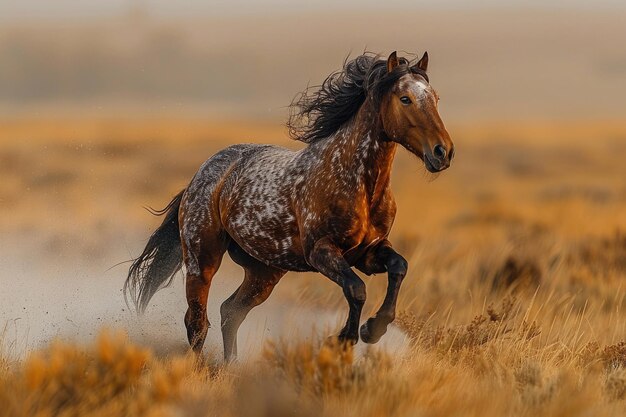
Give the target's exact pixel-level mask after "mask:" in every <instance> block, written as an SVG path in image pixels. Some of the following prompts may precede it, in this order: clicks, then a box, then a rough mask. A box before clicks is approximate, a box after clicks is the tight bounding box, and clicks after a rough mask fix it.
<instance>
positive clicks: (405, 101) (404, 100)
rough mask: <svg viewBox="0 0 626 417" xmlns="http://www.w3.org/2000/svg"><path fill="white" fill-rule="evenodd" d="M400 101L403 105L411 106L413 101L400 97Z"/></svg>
mask: <svg viewBox="0 0 626 417" xmlns="http://www.w3.org/2000/svg"><path fill="white" fill-rule="evenodd" d="M400 101H401V102H402V104H411V99H410V98H408V97H407V96H402V97H400Z"/></svg>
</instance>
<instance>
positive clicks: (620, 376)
mask: <svg viewBox="0 0 626 417" xmlns="http://www.w3.org/2000/svg"><path fill="white" fill-rule="evenodd" d="M111 123H112V122H111ZM3 126H4V127H3V128H0V138H1V140H0V158H2V161H3V162H5V163H6V164H5V165H4V167H5V168H4V171H3V175H5V176H4V177H3V178H6V181H5V180H3V183H2V184H1V187H0V196H1V197H2V198H0V212H1V213H2V216H0V218H2V221H0V229H1V230H2V231H3V233H5V236H7V237H8V236H14V235H16V234H19V233H22V232H24V231H28V230H36V231H37V233H38V234H39V235H41V236H44V237H46V236H47V239H49V240H50V241H51V242H54V239H55V237H57V236H58V235H59V234H61V233H63V234H66V235H67V234H72V233H77V234H80V235H81V238H80V239H76V240H75V241H76V242H79V243H81V244H82V245H83V246H80V245H78V246H77V247H75V248H73V250H75V251H77V252H78V253H79V254H81V255H83V254H85V253H87V254H88V253H91V252H92V251H98V253H100V254H101V253H106V248H108V247H109V246H111V245H113V244H115V242H116V233H115V232H116V231H119V230H120V229H122V228H127V230H130V231H131V232H133V233H137V235H141V236H143V235H142V234H145V230H146V221H147V220H150V218H149V217H148V216H146V215H145V214H143V212H142V210H141V209H140V206H141V205H142V204H144V205H148V204H149V205H155V206H158V205H159V204H160V203H164V202H166V201H167V197H168V196H169V195H170V194H172V193H173V192H175V191H177V190H178V189H179V188H182V187H184V185H185V183H186V181H188V180H189V178H190V177H191V175H193V173H194V171H195V169H196V168H197V166H198V165H199V163H200V162H201V161H202V160H203V159H205V158H206V157H207V156H209V155H210V154H211V153H212V152H214V151H215V150H217V149H218V148H220V147H222V146H225V145H226V144H228V143H232V142H236V141H244V140H247V139H249V138H250V137H256V138H257V139H258V140H259V141H271V138H272V137H277V138H281V137H283V136H282V131H281V130H280V129H277V128H271V127H268V126H267V125H265V124H263V125H255V124H253V123H248V124H245V123H244V124H238V123H232V124H228V123H226V124H225V123H222V124H220V125H210V124H207V125H204V124H202V123H199V122H193V123H191V122H185V121H178V122H176V121H168V122H160V123H145V124H141V123H134V122H133V123H131V124H130V125H129V124H124V123H120V122H116V123H112V124H107V123H102V122H100V123H99V124H98V123H87V122H83V124H76V125H75V126H77V127H76V128H75V129H73V130H72V129H69V130H68V128H67V127H63V126H57V125H52V124H46V123H43V122H41V123H40V124H36V126H37V129H35V130H32V131H30V133H28V132H29V131H28V129H27V128H26V127H24V126H23V125H22V127H19V123H17V122H16V123H15V124H12V125H11V124H4V125H3ZM80 126H83V127H80ZM129 126H135V128H130V127H129ZM20 129H21V130H20ZM64 129H65V130H64ZM452 131H453V138H456V143H457V147H458V156H457V162H456V163H455V164H454V165H453V167H452V168H451V169H450V171H448V172H446V173H444V174H443V175H441V176H440V177H439V178H438V179H437V180H436V181H434V182H427V181H423V180H422V177H423V175H422V174H421V173H420V168H418V162H417V161H416V160H415V159H414V158H411V157H409V156H408V155H406V154H405V153H402V152H400V153H399V156H398V161H397V166H396V168H395V170H394V180H393V181H394V184H393V185H394V189H395V191H396V196H397V200H398V204H399V209H400V212H399V214H398V220H397V224H396V226H395V229H394V233H393V235H392V239H391V240H392V241H393V242H395V243H396V247H397V248H398V250H399V251H400V252H401V253H403V254H405V255H406V257H407V258H408V259H409V264H410V270H409V275H408V277H407V279H406V281H405V283H404V284H403V289H402V292H401V297H400V302H399V310H400V311H399V317H398V319H397V320H396V324H395V325H396V326H397V327H398V328H400V329H401V330H402V331H403V332H404V333H405V334H406V337H407V340H408V341H409V342H408V345H409V348H408V349H407V350H406V351H405V352H404V353H403V354H402V355H397V356H394V355H391V354H390V353H389V352H388V351H386V350H384V349H382V348H379V347H377V346H376V345H374V346H371V347H367V348H366V349H365V350H362V351H361V350H359V351H356V350H352V349H350V348H345V347H342V346H337V345H336V344H334V343H333V342H332V341H330V342H329V341H325V340H322V339H321V338H320V337H319V336H314V337H312V338H309V339H308V340H307V339H301V338H293V339H291V340H281V339H277V340H271V341H268V342H267V343H266V344H265V348H264V353H263V355H262V356H261V357H260V358H256V359H253V360H249V361H244V362H241V363H234V364H230V365H224V364H222V363H221V361H220V360H219V359H217V358H218V356H219V352H217V353H210V354H208V355H207V356H205V357H203V358H201V359H198V358H195V357H193V356H191V355H182V354H171V355H169V356H161V355H157V354H156V353H154V352H153V351H152V350H151V349H152V347H151V346H137V345H136V344H134V343H133V342H132V341H129V340H128V338H127V337H126V336H124V334H123V333H116V332H113V331H104V332H103V333H101V334H100V336H99V337H98V338H97V340H96V341H94V342H93V343H92V344H87V345H79V344H74V343H68V342H62V341H58V342H54V343H52V344H50V345H49V346H46V347H42V348H41V349H39V350H36V351H34V352H31V353H29V354H28V355H26V357H25V358H24V359H19V360H15V359H13V358H10V356H12V355H8V354H3V355H0V370H1V371H2V372H1V374H0V405H1V407H0V414H1V415H8V416H26V415H38V416H53V415H62V416H78V415H97V416H111V415H129V416H133V415H136V416H139V415H142V416H143V415H159V416H160V415H185V416H222V415H223V416H234V415H244V416H286V415H297V416H308V415H310V416H320V415H322V416H338V415H345V416H381V415H397V416H461V415H463V416H466V415H467V416H485V417H490V416H494V417H495V416H498V417H500V416H619V415H626V316H625V313H624V308H625V307H626V300H625V293H624V291H625V289H624V283H625V282H626V281H625V278H626V184H625V183H624V178H626V164H624V163H623V160H624V158H625V157H626V148H625V147H624V145H623V143H624V139H625V138H626V129H624V128H623V126H620V125H616V124H608V125H607V124H598V125H595V127H594V125H591V124H590V125H588V126H582V127H579V129H572V128H571V127H569V126H563V127H562V128H559V126H556V125H541V124H530V125H528V126H527V127H525V128H523V129H518V128H517V127H516V126H503V125H495V124H494V125H491V127H489V128H485V127H480V128H478V127H477V128H462V127H459V128H456V129H453V130H452ZM255 133H258V135H255ZM19 135H22V137H29V136H30V137H33V138H34V137H38V138H40V139H38V140H33V141H30V142H28V143H25V142H13V141H10V140H9V139H10V137H11V136H19ZM240 136H242V137H240ZM52 137H64V139H61V140H52V139H47V138H52ZM239 137H240V138H239ZM204 138H206V139H204ZM236 138H239V139H236ZM280 141H281V140H279V142H280ZM290 146H294V147H295V146H297V144H290ZM25 163H29V164H30V165H26V164H25ZM7 164H8V165H7ZM7 166H11V167H13V168H12V169H9V168H6V167H7ZM2 169H3V168H1V167H0V170H2ZM59 174H63V175H59ZM425 179H428V178H425ZM154 184H158V186H154ZM102 195H105V196H106V199H108V200H114V201H115V204H104V206H103V207H102V204H103V202H105V201H107V200H106V199H104V198H100V197H99V196H102ZM42 205H50V206H51V207H61V208H60V209H59V211H56V212H54V213H61V212H63V213H67V215H68V218H67V219H65V218H64V217H62V216H57V217H56V218H54V221H50V217H47V215H46V214H45V213H44V214H42V213H41V212H40V211H39V210H35V209H36V208H37V207H41V206H42ZM112 219H113V220H112ZM79 226H80V230H79V231H78V230H77V229H78V228H79ZM138 241H139V242H141V239H138ZM7 242H8V240H7ZM46 248H47V250H51V251H58V250H59V248H58V247H55V246H54V245H52V246H50V245H49V244H48V245H43V246H42V247H38V248H34V249H33V250H37V251H45V250H46ZM103 250H105V252H102V251H103ZM41 253H44V252H41ZM55 253H57V252H55ZM44 259H45V258H44ZM365 279H366V281H367V284H368V303H367V304H366V308H365V314H366V315H368V314H371V313H372V312H373V311H374V310H375V308H376V307H377V303H379V302H380V300H381V299H382V296H383V294H384V285H385V279H384V277H382V276H380V277H370V278H365ZM281 286H282V287H283V290H282V291H279V293H280V294H279V298H274V299H272V300H270V301H269V302H271V303H281V302H286V301H290V302H293V301H294V300H297V301H298V302H301V303H306V304H308V305H311V306H313V305H315V306H316V307H319V308H323V309H345V306H344V301H343V300H342V297H341V292H340V291H337V289H336V288H335V287H334V286H332V284H329V283H327V282H326V281H325V280H324V279H323V278H321V277H317V276H316V277H315V278H313V277H302V279H297V280H289V277H287V278H285V280H284V283H281ZM285 287H286V288H285ZM9 290H10V289H9ZM220 301H221V300H213V301H212V302H220ZM181 302H182V294H181ZM252 314H254V312H253V313H252ZM211 332H218V330H217V329H212V330H211ZM4 338H5V339H7V335H5V336H4ZM6 341H7V340H5V342H6ZM259 343H261V342H260V341H259Z"/></svg>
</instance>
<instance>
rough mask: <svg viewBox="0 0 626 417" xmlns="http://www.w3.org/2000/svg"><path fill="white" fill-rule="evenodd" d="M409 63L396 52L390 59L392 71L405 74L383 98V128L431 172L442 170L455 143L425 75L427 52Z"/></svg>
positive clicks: (435, 94) (381, 113) (390, 71)
mask: <svg viewBox="0 0 626 417" xmlns="http://www.w3.org/2000/svg"><path fill="white" fill-rule="evenodd" d="M409 65H410V64H409V62H408V61H407V60H406V59H404V58H398V57H397V55H396V53H395V52H393V53H392V54H391V55H390V56H389V58H388V59H387V72H388V73H389V74H391V73H393V72H394V71H396V72H397V73H398V74H401V73H404V75H402V76H400V77H398V78H397V80H396V82H395V83H394V84H393V86H391V88H390V89H389V90H388V92H387V94H385V95H384V97H382V100H381V103H380V105H381V107H380V115H381V120H382V125H383V129H384V130H385V133H386V135H387V136H388V137H389V138H390V139H391V140H393V141H394V142H397V143H399V144H400V145H402V146H404V147H405V148H406V149H408V150H409V151H411V152H412V153H414V154H415V155H417V156H418V157H419V158H421V159H422V161H424V165H425V166H426V169H428V171H430V172H439V171H443V170H444V169H446V168H448V167H449V166H450V161H452V158H453V157H454V144H453V143H452V140H451V139H450V135H449V134H448V131H447V130H446V128H445V126H444V125H443V121H442V120H441V117H440V116H439V112H438V110H437V104H438V102H439V97H438V95H437V93H436V92H435V90H434V89H433V88H432V87H431V86H430V83H429V81H428V77H427V76H426V70H427V68H428V53H427V52H425V53H424V56H422V58H421V59H420V60H419V61H418V62H417V63H416V64H415V65H413V66H411V67H409ZM402 66H405V68H401V67H402ZM407 69H408V71H407ZM394 78H395V77H394Z"/></svg>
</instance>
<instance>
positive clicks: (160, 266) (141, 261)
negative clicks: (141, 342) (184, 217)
mask: <svg viewBox="0 0 626 417" xmlns="http://www.w3.org/2000/svg"><path fill="white" fill-rule="evenodd" d="M184 191H185V190H183V191H181V192H180V193H178V194H177V195H176V197H174V198H173V199H172V201H170V203H169V204H168V205H167V207H165V208H164V209H163V210H150V212H151V213H152V214H154V215H157V216H162V215H164V214H165V218H164V219H163V223H161V226H159V228H158V229H156V230H155V231H154V233H152V236H150V239H149V240H148V243H147V244H146V247H145V249H144V250H143V252H142V253H141V255H139V257H138V258H137V259H135V260H134V261H133V263H132V265H131V266H130V269H129V270H128V277H127V278H126V282H125V283H124V298H125V299H126V302H127V304H128V298H127V297H128V294H129V293H130V297H131V299H132V300H133V303H134V304H135V308H136V309H137V312H138V313H140V314H142V313H143V312H144V311H145V310H146V307H147V306H148V303H149V302H150V299H151V298H152V296H153V295H154V294H155V293H156V292H157V291H158V290H160V289H162V288H165V287H167V286H169V285H170V284H171V283H172V281H173V279H174V275H176V273H177V272H178V271H180V269H181V267H182V262H183V251H182V246H181V243H180V232H179V226H178V210H179V207H180V202H181V200H182V198H183V193H184Z"/></svg>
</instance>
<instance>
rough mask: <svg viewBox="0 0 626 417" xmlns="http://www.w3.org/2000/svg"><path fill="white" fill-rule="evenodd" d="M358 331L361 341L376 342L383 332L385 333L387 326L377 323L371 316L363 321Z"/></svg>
mask: <svg viewBox="0 0 626 417" xmlns="http://www.w3.org/2000/svg"><path fill="white" fill-rule="evenodd" d="M360 333H361V340H362V341H364V342H365V343H369V344H374V343H377V342H378V341H379V340H380V338H381V337H383V335H384V334H385V333H387V326H386V325H380V324H377V321H376V319H375V318H373V317H372V318H370V319H368V320H367V321H366V322H365V323H363V325H362V326H361V331H360Z"/></svg>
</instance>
